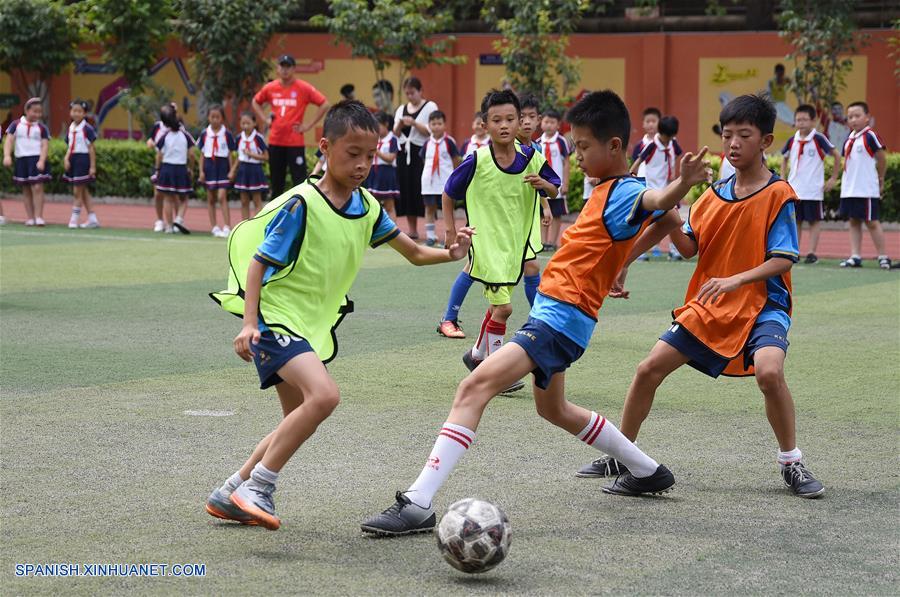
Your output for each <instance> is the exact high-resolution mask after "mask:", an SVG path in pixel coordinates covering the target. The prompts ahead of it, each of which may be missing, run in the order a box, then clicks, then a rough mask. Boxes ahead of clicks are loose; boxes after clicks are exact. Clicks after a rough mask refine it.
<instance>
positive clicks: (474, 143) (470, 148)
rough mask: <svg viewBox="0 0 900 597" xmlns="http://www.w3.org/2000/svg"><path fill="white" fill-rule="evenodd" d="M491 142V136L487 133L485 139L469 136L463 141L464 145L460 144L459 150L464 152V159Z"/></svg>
mask: <svg viewBox="0 0 900 597" xmlns="http://www.w3.org/2000/svg"><path fill="white" fill-rule="evenodd" d="M490 142H491V138H490V137H488V136H487V135H485V136H484V138H483V139H476V138H475V137H469V138H468V139H466V140H465V141H463V144H462V146H460V148H459V152H460V153H461V154H462V157H463V159H466V158H467V157H469V156H470V155H472V154H473V153H475V151H477V150H478V148H479V147H484V146H485V145H487V144H488V143H490Z"/></svg>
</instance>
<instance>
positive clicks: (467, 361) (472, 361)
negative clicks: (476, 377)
mask: <svg viewBox="0 0 900 597" xmlns="http://www.w3.org/2000/svg"><path fill="white" fill-rule="evenodd" d="M480 364H481V361H479V360H477V359H476V358H475V357H474V356H472V349H471V348H470V349H469V350H467V351H466V354H464V355H463V365H465V366H466V369H468V370H469V371H475V367H477V366H478V365H480Z"/></svg>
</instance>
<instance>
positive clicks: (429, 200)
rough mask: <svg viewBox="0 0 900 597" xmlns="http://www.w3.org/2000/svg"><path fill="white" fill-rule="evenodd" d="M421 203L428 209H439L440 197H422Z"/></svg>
mask: <svg viewBox="0 0 900 597" xmlns="http://www.w3.org/2000/svg"><path fill="white" fill-rule="evenodd" d="M422 202H423V203H424V204H425V205H427V206H429V207H431V206H435V207H440V206H441V195H422Z"/></svg>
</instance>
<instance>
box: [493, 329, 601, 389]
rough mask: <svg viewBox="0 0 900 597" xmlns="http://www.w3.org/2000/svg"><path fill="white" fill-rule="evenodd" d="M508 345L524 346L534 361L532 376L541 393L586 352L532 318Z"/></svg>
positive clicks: (569, 339)
mask: <svg viewBox="0 0 900 597" xmlns="http://www.w3.org/2000/svg"><path fill="white" fill-rule="evenodd" d="M509 341H510V342H514V343H516V344H518V345H519V346H521V347H522V348H523V349H524V350H525V352H527V353H528V356H529V357H531V360H532V361H534V364H535V365H536V367H535V368H534V369H533V370H532V371H531V373H532V374H533V375H534V383H535V384H536V385H537V387H539V388H541V389H542V390H546V389H547V386H549V385H550V378H551V377H553V376H554V375H555V374H556V373H561V372H563V371H565V370H566V369H568V368H569V365H571V364H572V363H574V362H575V361H577V360H578V359H580V358H581V355H583V354H584V349H583V348H582V347H581V346H579V345H578V344H576V343H575V341H573V340H572V339H571V338H569V337H568V336H566V335H565V334H563V333H561V332H558V331H556V330H555V329H553V328H552V327H550V326H549V325H547V324H546V323H544V322H543V321H541V320H539V319H534V318H532V317H529V318H528V321H526V322H525V325H523V326H522V327H521V328H520V329H519V330H518V331H517V332H516V333H515V334H513V337H512V338H511V339H510V340H509Z"/></svg>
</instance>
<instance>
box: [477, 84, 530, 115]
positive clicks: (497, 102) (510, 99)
mask: <svg viewBox="0 0 900 597" xmlns="http://www.w3.org/2000/svg"><path fill="white" fill-rule="evenodd" d="M507 104H512V105H513V106H515V108H516V114H521V112H522V104H520V103H519V98H518V97H517V96H516V94H515V93H513V92H512V91H510V90H509V89H502V90H499V91H498V90H497V89H491V90H490V91H488V92H487V93H486V94H485V96H484V99H483V100H481V113H482V114H484V115H485V117H487V113H488V108H493V107H494V106H505V105H507Z"/></svg>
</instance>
